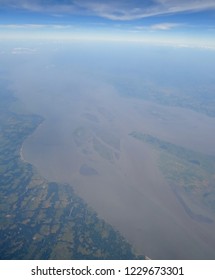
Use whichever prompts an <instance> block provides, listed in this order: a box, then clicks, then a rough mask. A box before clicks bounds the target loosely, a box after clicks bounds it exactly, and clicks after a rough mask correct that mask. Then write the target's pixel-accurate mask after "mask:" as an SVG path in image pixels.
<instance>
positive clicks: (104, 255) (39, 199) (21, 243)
mask: <svg viewBox="0 0 215 280" xmlns="http://www.w3.org/2000/svg"><path fill="white" fill-rule="evenodd" d="M0 100H1V103H0V259H137V258H143V256H142V257H138V256H136V255H135V254H134V253H133V251H132V248H131V246H130V245H129V244H128V242H127V241H126V240H125V239H124V238H123V237H122V236H121V235H120V234H119V232H117V231H115V230H114V229H113V228H112V227H111V226H110V225H109V224H107V223H105V222H104V221H103V220H102V219H100V218H98V217H97V215H96V213H95V212H94V211H93V210H92V209H90V208H89V207H88V206H87V205H86V203H85V202H84V201H83V200H82V199H81V198H80V197H78V196H77V195H76V194H75V193H74V191H73V188H72V186H69V185H61V184H57V183H55V182H48V181H46V180H45V179H44V178H42V177H41V176H40V175H39V174H38V173H37V171H36V170H35V169H34V167H33V166H32V165H30V164H28V163H26V162H23V161H22V160H21V158H20V149H21V146H22V143H23V141H24V140H25V139H26V137H28V135H30V134H31V133H32V132H33V131H34V130H35V129H36V128H37V126H38V125H39V124H40V123H41V122H42V121H43V119H42V118H41V117H40V116H37V115H32V114H28V113H26V112H24V110H23V111H22V109H21V107H20V105H19V102H18V101H17V100H15V99H14V97H13V96H12V95H11V94H10V93H9V92H7V91H6V90H3V89H0ZM82 134H83V132H82V131H80V132H77V137H82Z"/></svg>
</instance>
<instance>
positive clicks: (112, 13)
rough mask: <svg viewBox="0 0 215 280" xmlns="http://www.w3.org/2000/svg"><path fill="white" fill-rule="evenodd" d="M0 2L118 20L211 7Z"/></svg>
mask: <svg viewBox="0 0 215 280" xmlns="http://www.w3.org/2000/svg"><path fill="white" fill-rule="evenodd" d="M0 5H1V6H10V7H13V8H22V9H26V10H31V11H38V12H39V11H40V12H41V11H43V12H50V13H57V14H58V15H60V14H61V13H72V14H79V15H82V14H83V15H94V16H99V17H103V18H107V19H110V20H121V21H128V20H135V19H141V18H145V17H150V16H156V15H165V14H175V13H181V12H196V11H202V10H209V9H215V1H214V0H180V1H179V0H147V1H143V0H133V1H130V0H124V1H119V0H118V1H117V0H88V1H86V0H53V1H50V0H0Z"/></svg>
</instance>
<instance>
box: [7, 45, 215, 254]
mask: <svg viewBox="0 0 215 280" xmlns="http://www.w3.org/2000/svg"><path fill="white" fill-rule="evenodd" d="M5 49H6V51H5V52H6V53H5V54H4V58H3V63H4V67H5V71H6V72H7V78H8V80H9V81H10V89H11V90H12V91H13V93H14V94H15V95H16V96H17V97H18V98H19V99H20V100H21V102H22V104H23V106H24V107H25V108H26V111H28V112H30V113H34V114H37V115H40V116H42V117H43V118H44V121H43V122H42V123H41V124H40V125H39V126H38V128H37V129H36V130H35V131H34V132H33V134H32V135H30V136H29V137H28V138H27V139H26V140H25V142H24V144H23V147H22V156H23V158H24V160H25V161H27V162H29V163H31V164H33V165H34V166H35V167H36V168H37V170H38V171H39V173H40V174H42V176H44V177H45V178H46V179H48V180H49V181H56V182H60V183H68V184H69V185H71V186H72V187H73V188H74V189H75V192H76V193H77V194H78V195H80V196H81V197H82V198H83V199H84V200H85V201H86V202H87V203H88V205H89V206H90V207H92V208H93V209H94V210H95V211H96V212H97V213H98V215H99V217H101V218H102V219H104V220H105V221H107V222H108V223H109V224H111V225H112V226H113V227H114V228H115V229H117V230H118V231H119V232H120V233H121V234H122V235H123V236H124V237H125V238H126V239H127V240H128V242H129V243H130V244H131V245H132V246H133V247H134V249H135V252H137V253H138V254H145V255H147V256H149V257H150V258H152V259H213V258H215V250H214V244H215V236H214V232H215V224H214V222H215V219H214V208H212V207H211V208H210V207H208V205H206V204H204V203H203V202H202V201H201V199H199V198H198V197H196V196H195V192H194V194H193V193H192V194H190V193H189V192H186V191H185V189H186V188H187V187H188V185H191V183H190V181H189V180H193V176H195V173H192V172H194V171H193V170H191V171H188V173H189V172H190V174H188V175H187V176H188V177H189V178H188V179H187V184H188V185H186V181H185V180H184V179H180V178H179V177H180V176H182V175H181V173H177V174H176V172H175V171H174V172H175V173H174V172H173V171H172V169H171V168H170V169H169V171H168V172H172V174H173V173H174V174H176V175H174V176H176V177H175V181H174V179H171V178H172V177H171V176H172V175H171V176H169V173H168V172H166V173H165V172H164V171H163V170H164V169H165V168H167V169H168V162H167V161H165V160H163V161H162V155H163V156H166V158H168V157H167V154H165V151H163V150H162V151H161V149H160V150H159V149H157V148H155V146H154V145H153V143H152V144H150V143H147V141H140V139H136V138H135V137H133V136H132V133H133V132H138V133H142V134H145V135H152V136H153V137H155V138H156V139H160V141H165V143H171V144H173V147H174V149H177V148H178V147H183V149H184V151H194V152H193V153H197V154H201V155H204V156H205V157H213V156H214V157H215V146H214V142H215V131H214V127H215V118H214V117H215V110H214V104H215V103H214V100H215V98H214V96H213V92H214V90H215V84H214V73H215V65H214V64H213V63H211V62H212V61H214V58H215V54H214V51H209V50H204V49H195V48H193V49H192V48H184V47H168V46H156V45H154V46H153V45H149V44H148V45H147V44H144V43H134V42H133V43H131V42H130V43H129V42H127V43H122V42H121V43H120V42H112V43H110V42H109V43H108V42H95V41H94V42H84V43H83V42H78V41H74V42H66V43H62V42H52V43H49V42H44V43H41V44H38V43H36V42H32V43H28V44H27V45H25V44H24V42H23V43H22V44H21V46H20V44H19V45H15V44H14V45H13V47H11V46H10V47H7V48H6V47H5ZM8 50H11V53H9V51H8ZM20 66H21V68H20ZM161 148H162V147H161ZM178 149H179V148H178ZM162 153H163V154H162ZM171 153H173V152H171ZM171 153H170V156H171V155H172V154H171ZM174 153H175V152H174ZM187 153H191V152H187ZM168 155H169V154H168ZM174 156H175V154H174ZM177 159H178V157H177ZM183 160H184V159H183ZM190 162H191V163H193V165H194V168H197V167H198V168H200V167H199V165H201V162H200V163H199V161H197V160H195V159H193V158H192V159H191V160H190ZM190 162H189V168H191V167H192V166H191V163H190ZM176 163H177V164H179V163H178V162H177V160H176ZM174 164H175V163H174ZM174 164H173V165H174ZM181 165H182V163H181ZM196 165H198V166H197V167H196ZM166 166H167V167H166ZM187 166H188V165H187ZM190 166H191V167H190ZM187 168H188V167H187ZM176 169H177V168H176ZM179 169H180V167H179ZM185 169H186V167H185ZM165 170H166V169H165ZM212 173H213V175H211V176H212V177H213V178H214V174H215V173H214V170H213V172H212ZM193 174H194V175H193ZM170 177H171V178H170ZM190 177H192V179H190ZM212 177H211V178H212ZM169 178H170V179H169ZM198 179H199V178H196V179H195V180H196V189H195V191H196V192H198V188H200V187H201V186H200V185H201V182H203V179H202V181H201V180H200V179H199V181H198ZM207 179H208V178H204V180H207ZM183 180H184V181H183ZM195 180H194V181H195ZM208 180H209V179H208ZM181 181H182V183H181ZM184 182H185V183H184ZM192 182H193V181H192ZM211 184H212V181H210V190H213V192H214V183H213V186H212V185H211ZM193 188H195V187H193ZM175 189H177V190H175ZM201 217H204V218H205V219H203V218H201Z"/></svg>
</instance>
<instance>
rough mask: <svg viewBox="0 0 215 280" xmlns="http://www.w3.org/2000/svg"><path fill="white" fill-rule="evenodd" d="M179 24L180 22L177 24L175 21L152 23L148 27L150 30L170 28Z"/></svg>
mask: <svg viewBox="0 0 215 280" xmlns="http://www.w3.org/2000/svg"><path fill="white" fill-rule="evenodd" d="M179 26H181V24H177V23H168V22H166V23H159V24H153V25H151V26H150V29H152V30H170V29H173V28H176V27H179Z"/></svg>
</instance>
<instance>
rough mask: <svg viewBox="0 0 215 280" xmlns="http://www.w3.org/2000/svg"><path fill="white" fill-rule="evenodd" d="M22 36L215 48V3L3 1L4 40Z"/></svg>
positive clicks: (0, 27)
mask: <svg viewBox="0 0 215 280" xmlns="http://www.w3.org/2000/svg"><path fill="white" fill-rule="evenodd" d="M21 37H25V38H29V39H33V38H35V39H36V38H42V37H44V38H55V39H56V38H59V39H86V40H94V39H96V40H119V41H123V40H125V41H143V42H154V43H168V44H175V45H176V44H177V45H180V46H199V47H204V48H211V49H215V0H180V1H179V0H142V1H141V0H132V1H131V0H130V1H128V0H121V1H120V0H0V39H6V38H21Z"/></svg>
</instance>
